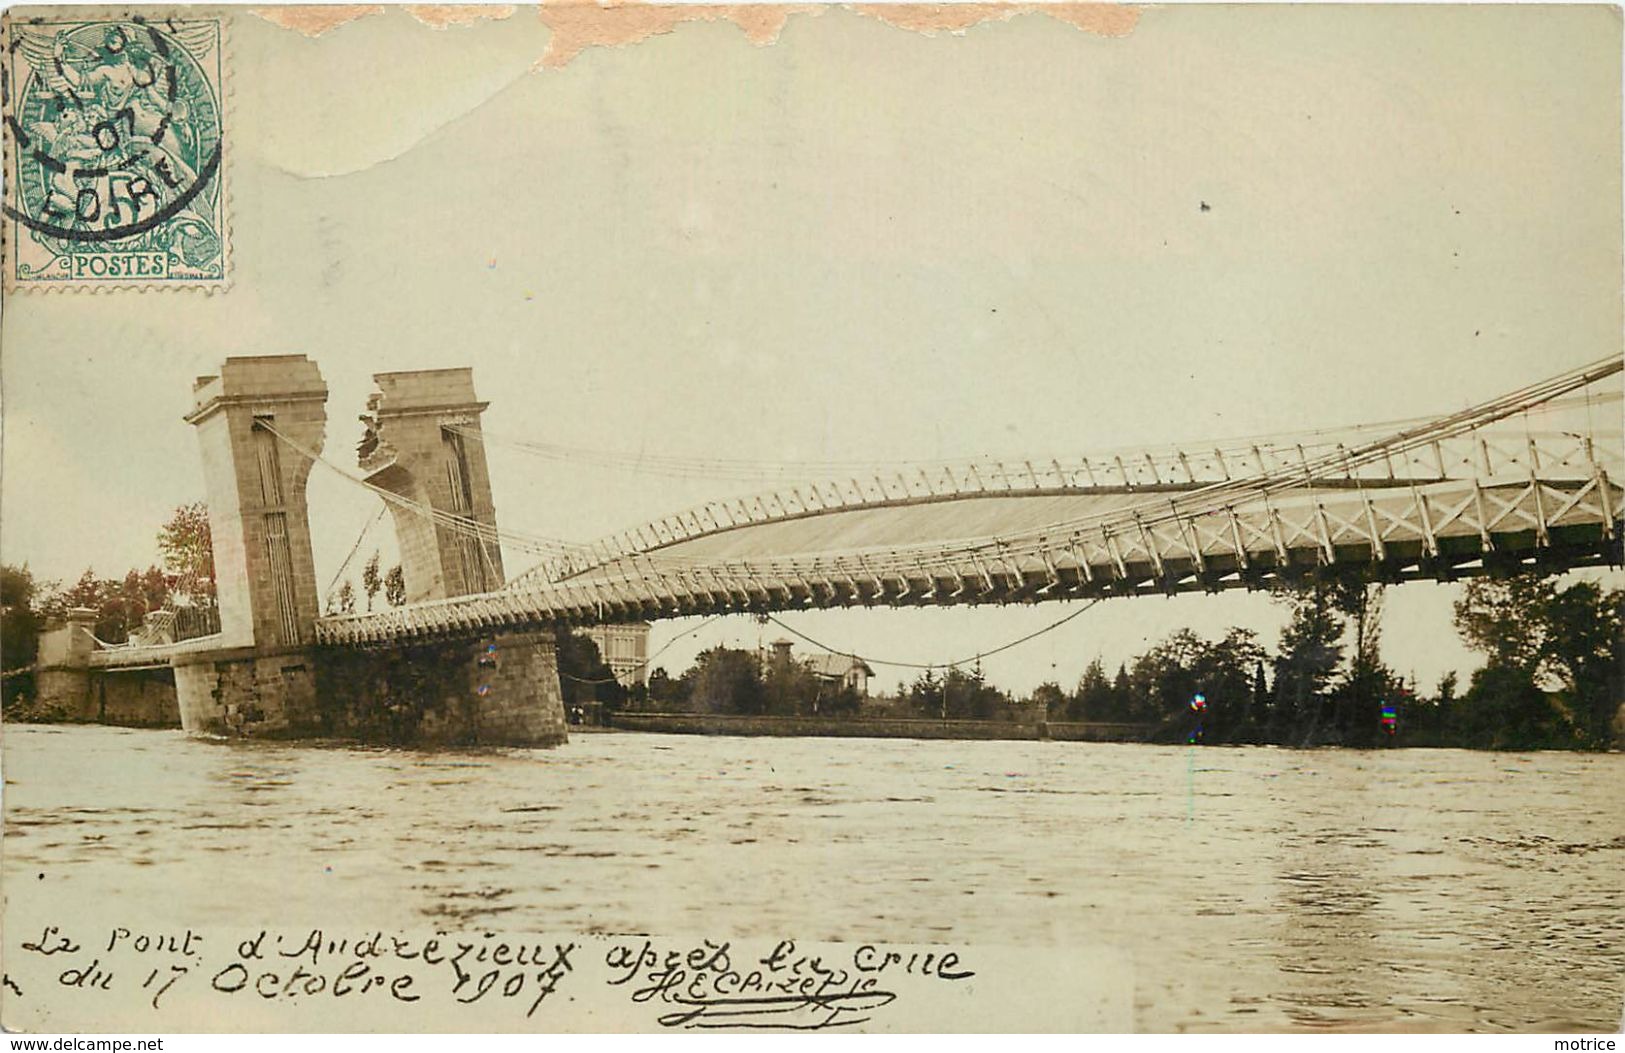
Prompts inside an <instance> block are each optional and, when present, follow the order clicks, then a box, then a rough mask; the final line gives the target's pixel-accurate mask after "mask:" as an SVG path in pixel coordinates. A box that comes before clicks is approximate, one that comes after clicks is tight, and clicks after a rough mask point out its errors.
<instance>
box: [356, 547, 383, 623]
mask: <svg viewBox="0 0 1625 1053" xmlns="http://www.w3.org/2000/svg"><path fill="white" fill-rule="evenodd" d="M383 588H384V579H383V577H382V576H381V575H380V574H379V573H378V550H377V549H374V550H373V553H372V558H371V559H369V560H367V564H366V566H364V567H362V568H361V591H362V592H363V593H365V594H366V596H367V610H368V611H369V612H370V611H371V610H372V601H373V600H374V599H375V598H376V597H377V596H378V594H379V593H380V592H382V591H383Z"/></svg>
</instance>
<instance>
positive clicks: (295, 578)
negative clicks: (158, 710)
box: [173, 355, 327, 735]
mask: <svg viewBox="0 0 1625 1053" xmlns="http://www.w3.org/2000/svg"><path fill="white" fill-rule="evenodd" d="M192 395H193V408H192V412H191V413H190V414H188V415H187V417H186V420H187V423H189V424H191V425H192V426H193V427H195V428H196V429H197V436H198V442H199V445H200V446H201V448H202V453H203V477H204V487H205V493H206V494H207V497H208V506H209V533H210V537H211V540H212V542H213V545H214V573H215V592H216V595H217V597H218V602H219V604H220V630H221V632H220V638H219V641H218V643H219V646H218V647H216V648H213V649H210V650H208V651H201V652H198V653H196V654H181V655H178V656H177V657H176V658H175V659H174V660H173V664H174V667H175V694H176V701H177V702H178V703H179V707H180V714H181V724H182V726H183V727H184V728H185V729H186V730H187V731H189V732H193V733H195V734H221V735H226V734H240V735H301V734H307V733H313V732H316V731H319V727H320V720H319V717H318V714H317V706H316V689H315V668H314V662H313V659H312V658H311V655H310V653H309V647H310V645H311V644H312V643H314V641H315V625H316V617H317V614H318V613H319V611H320V597H319V596H318V594H317V591H316V568H315V563H314V561H313V559H312V556H311V545H310V514H309V511H308V509H307V508H306V505H305V484H306V482H307V481H308V479H309V477H310V469H311V466H312V463H313V462H312V461H311V458H310V456H307V454H309V455H311V456H314V455H318V454H320V453H321V450H322V442H323V438H324V434H325V430H326V425H327V384H326V383H325V382H324V381H323V380H322V374H321V371H320V370H319V369H317V368H316V363H314V362H312V361H310V360H309V359H307V358H306V357H305V356H304V355H268V356H263V357H253V358H228V359H226V361H225V363H224V364H223V365H222V366H221V368H220V373H219V375H217V376H208V377H199V378H198V380H197V383H196V384H194V385H193V388H192Z"/></svg>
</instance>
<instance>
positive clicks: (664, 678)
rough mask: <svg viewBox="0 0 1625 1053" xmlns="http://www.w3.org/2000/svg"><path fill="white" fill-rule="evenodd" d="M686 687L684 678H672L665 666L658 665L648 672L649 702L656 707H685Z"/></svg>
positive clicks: (686, 683) (686, 699)
mask: <svg viewBox="0 0 1625 1053" xmlns="http://www.w3.org/2000/svg"><path fill="white" fill-rule="evenodd" d="M688 687H689V684H688V682H687V681H686V680H682V679H676V678H674V677H673V676H672V675H671V674H670V673H668V672H666V667H665V666H659V667H657V668H656V669H655V670H654V671H653V672H651V673H650V674H649V702H650V704H651V705H653V706H654V707H655V708H657V709H683V708H686V707H687V706H688Z"/></svg>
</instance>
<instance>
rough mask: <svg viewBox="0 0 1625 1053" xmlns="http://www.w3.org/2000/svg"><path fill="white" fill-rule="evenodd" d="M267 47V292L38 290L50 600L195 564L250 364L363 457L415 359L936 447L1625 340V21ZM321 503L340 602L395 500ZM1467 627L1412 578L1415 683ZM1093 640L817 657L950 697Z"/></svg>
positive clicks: (876, 453) (336, 488)
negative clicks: (294, 367)
mask: <svg viewBox="0 0 1625 1053" xmlns="http://www.w3.org/2000/svg"><path fill="white" fill-rule="evenodd" d="M230 39H231V63H230V67H231V72H230V77H231V80H232V93H231V96H230V98H229V100H228V104H227V106H228V109H227V115H226V116H227V122H228V123H227V135H228V151H229V189H230V195H231V207H232V243H233V244H232V269H233V273H234V283H233V285H232V287H231V289H230V290H229V291H226V292H223V293H215V294H212V295H200V294H198V293H196V292H186V291H162V292H149V293H145V294H136V293H130V292H116V293H111V294H103V295H97V296H85V295H61V294H55V295H40V294H23V295H14V296H8V297H7V299H6V301H5V305H4V306H5V314H4V320H3V337H4V346H3V350H0V354H3V359H0V374H3V385H4V389H3V396H4V410H5V416H4V428H5V433H4V439H5V445H4V478H3V490H0V499H3V505H0V516H3V523H0V526H3V529H0V553H3V558H4V559H5V561H7V562H11V563H22V562H27V563H28V564H29V565H30V566H31V567H32V568H33V569H34V570H35V572H36V573H37V574H40V575H43V576H45V577H47V578H64V579H67V578H73V577H76V576H77V574H78V573H79V572H80V571H81V570H82V569H83V568H84V567H85V566H86V565H93V566H94V567H95V568H96V570H97V571H98V572H100V573H104V574H109V575H111V574H115V573H120V574H121V573H122V572H123V571H124V570H125V569H126V568H128V567H129V566H131V565H145V564H147V563H149V562H152V561H154V560H155V559H156V558H157V557H156V551H155V546H154V543H153V534H154V533H155V531H156V529H157V527H158V525H159V524H160V523H161V522H162V521H163V520H164V519H165V518H166V517H167V514H168V512H169V511H170V509H172V508H173V507H174V506H175V505H177V504H179V503H181V502H185V501H190V500H197V499H201V498H202V497H203V490H202V475H201V470H200V468H199V464H198V459H197V451H196V446H195V440H194V437H193V435H192V434H191V429H190V428H189V427H188V426H187V425H185V424H184V423H183V422H182V421H181V419H180V418H181V415H182V414H183V413H184V412H185V411H186V410H187V409H188V406H189V392H190V382H191V378H192V377H193V376H194V375H196V374H200V373H209V372H213V371H215V370H216V368H217V365H218V362H219V360H220V359H221V358H223V357H224V356H226V355H228V354H256V353H286V352H303V353H305V354H308V355H310V356H312V357H313V358H315V359H317V360H318V361H319V363H320V364H321V367H322V369H323V372H324V373H325V375H326V377H327V380H328V383H329V385H330V388H331V397H330V402H329V406H328V412H329V417H330V429H329V436H328V443H327V449H328V451H329V453H330V454H332V455H333V456H334V458H335V459H337V460H340V461H341V462H343V463H345V464H346V465H350V464H353V454H352V451H353V448H354V443H355V440H356V438H357V437H358V434H359V426H358V425H357V424H356V422H355V416H356V414H357V413H359V412H360V411H361V409H362V408H363V405H364V402H365V398H366V395H367V392H368V391H369V390H370V386H371V385H370V379H369V378H370V375H371V374H372V373H374V372H379V371H384V370H394V369H413V368H429V367H438V366H452V365H471V366H473V367H474V370H475V380H476V384H477V385H478V387H479V389H480V391H481V393H482V396H483V397H485V398H488V399H490V400H491V403H492V405H491V409H490V411H489V413H488V414H487V417H486V422H485V423H486V427H487V428H488V429H490V430H491V431H492V432H494V433H504V434H514V435H523V436H527V437H532V438H535V439H538V440H544V441H551V442H560V443H569V444H576V445H582V446H593V447H602V448H607V449H617V450H640V449H643V450H651V451H658V452H661V453H666V454H682V455H694V456H724V457H750V458H763V459H790V460H803V459H840V460H853V459H918V458H930V457H939V456H956V455H966V456H969V455H975V454H982V453H995V454H1024V455H1053V454H1069V453H1074V454H1075V453H1080V452H1084V451H1087V450H1090V449H1092V448H1099V447H1117V446H1122V445H1125V444H1133V443H1140V442H1146V443H1159V444H1160V443H1169V442H1173V441H1176V440H1180V439H1190V438H1202V437H1218V436H1227V435H1237V434H1253V433H1262V432H1274V431H1283V430H1296V429H1302V428H1310V427H1323V426H1330V425H1334V424H1342V423H1349V422H1355V421H1362V420H1373V419H1388V418H1394V417H1401V416H1410V415H1415V414H1423V413H1430V412H1435V411H1440V412H1443V411H1449V410H1453V409H1458V408H1460V407H1462V406H1463V405H1465V404H1468V403H1470V402H1474V401H1477V400H1480V399H1483V398H1487V397H1490V396H1493V395H1495V394H1497V393H1499V392H1501V391H1503V390H1506V389H1510V388H1513V387H1516V386H1518V385H1520V384H1522V383H1525V382H1527V381H1531V380H1534V379H1538V378H1540V377H1543V376H1546V375H1548V374H1551V373H1554V372H1557V371H1559V370H1561V369H1563V368H1565V367H1568V366H1571V365H1576V364H1580V363H1584V362H1587V361H1590V360H1593V359H1596V358H1599V357H1602V356H1604V355H1607V354H1611V353H1618V352H1619V350H1620V346H1621V337H1620V332H1621V297H1620V276H1621V260H1620V246H1621V235H1620V227H1621V223H1620V219H1621V216H1620V198H1621V194H1620V131H1619V129H1620V116H1621V115H1620V105H1619V98H1620V94H1619V84H1620V68H1619V62H1620V59H1619V55H1620V50H1619V45H1620V22H1619V13H1618V11H1617V10H1616V9H1611V8H1599V7H1592V8H1574V7H1552V6H1536V7H1523V8H1508V7H1491V6H1477V7H1472V8H1442V7H1427V8H1333V7H1321V6H1312V7H1301V8H1218V7H1172V8H1166V7H1165V8H1151V9H1146V10H1145V11H1144V12H1143V14H1142V17H1141V18H1140V20H1139V23H1138V25H1137V26H1136V27H1135V28H1134V30H1133V32H1132V33H1130V34H1129V35H1127V36H1125V37H1121V38H1116V39H1108V38H1103V37H1099V36H1095V35H1091V34H1088V33H1085V32H1081V31H1079V30H1077V29H1075V28H1072V27H1070V26H1066V25H1063V24H1061V23H1059V22H1055V21H1052V20H1049V19H1044V18H1037V17H1022V18H1016V19H1013V20H1011V21H1009V22H1006V23H997V24H988V25H983V26H979V27H976V28H973V29H971V30H970V31H969V32H967V33H966V34H964V35H963V36H939V37H935V38H927V37H924V36H920V35H917V34H913V33H909V32H906V31H904V30H901V29H897V28H893V27H890V26H887V25H884V24H881V23H879V22H877V21H874V20H872V19H867V18H863V17H861V16H859V15H857V14H854V13H851V12H846V11H839V10H835V11H828V12H825V13H824V14H822V15H821V16H820V17H816V18H813V17H797V18H794V19H792V20H791V21H790V23H789V25H788V26H787V27H786V29H785V31H784V33H783V35H782V37H781V39H780V40H779V42H778V43H777V44H775V45H772V46H768V47H755V46H752V45H751V44H749V43H747V42H746V40H745V38H744V37H743V35H742V34H741V33H740V31H739V30H738V29H737V28H736V27H734V26H731V25H726V24H691V25H684V26H682V27H680V28H679V29H678V31H677V32H675V33H673V34H671V35H668V36H662V37H656V38H653V39H651V40H649V41H646V42H644V43H642V44H639V45H636V46H633V47H628V48H621V49H595V50H589V51H587V52H585V53H583V54H581V55H579V56H578V57H576V58H575V59H574V60H573V61H571V62H570V63H569V64H568V65H566V66H564V67H563V68H560V69H547V70H534V69H533V64H534V62H535V60H536V59H537V57H538V56H539V55H540V54H541V51H542V49H543V47H544V46H545V44H546V40H547V30H546V28H545V27H544V26H542V25H541V23H540V21H539V20H538V19H537V18H536V16H535V14H534V12H533V11H529V10H525V9H521V10H520V11H519V12H517V13H516V14H515V15H514V16H513V17H511V18H509V19H507V20H504V21H491V22H484V23H479V24H474V25H470V26H461V27H453V28H451V29H447V30H431V29H428V28H425V27H424V26H422V25H419V24H417V23H416V22H414V21H412V20H411V19H410V18H408V17H407V16H405V15H404V14H402V13H400V12H394V11H392V12H389V13H387V14H384V15H380V16H375V17H371V18H367V19H363V20H361V21H357V22H353V23H350V24H348V25H344V26H341V27H339V28H336V29H334V30H332V31H331V32H329V33H327V34H325V35H323V36H321V37H320V38H319V39H314V40H312V39H307V38H305V37H303V36H299V35H296V34H293V33H290V32H288V31H286V30H283V29H280V28H277V27H274V26H272V25H270V24H268V23H266V22H264V21H262V20H260V19H258V18H256V17H254V16H252V15H250V14H248V13H246V12H239V13H238V14H237V15H236V16H235V18H234V24H233V25H232V26H231V29H230ZM1204 204H1205V205H1206V206H1207V207H1206V208H1205V209H1204V208H1203V205H1204ZM492 470H493V478H494V481H495V487H496V504H497V511H498V515H499V521H500V522H501V523H502V524H503V525H504V526H510V527H515V528H522V529H524V530H527V531H531V532H536V533H544V534H548V535H553V536H558V537H564V538H570V539H581V540H584V539H589V538H591V537H594V536H597V535H600V534H604V533H608V532H610V531H612V530H615V529H617V528H619V527H622V526H626V525H629V524H631V523H633V522H636V521H639V520H642V519H645V518H648V517H650V516H653V515H656V514H658V513H661V512H665V511H669V510H672V509H674V508H676V507H680V506H683V505H686V504H688V503H691V502H693V501H696V500H700V499H704V498H708V497H713V496H720V495H722V494H728V493H737V492H739V487H737V486H735V485H732V484H717V483H709V484H708V483H703V482H687V483H684V482H678V481H673V480H659V479H649V478H645V477H638V476H623V475H606V474H604V473H602V472H598V471H593V470H587V469H580V468H573V467H569V466H561V465H559V464H556V463H550V462H537V461H533V460H528V459H526V458H524V457H522V456H520V455H518V454H515V453H511V452H508V451H499V450H493V454H492ZM311 505H312V509H313V517H314V519H315V529H316V540H317V546H318V549H317V559H318V576H319V577H320V578H321V579H322V580H321V582H320V584H322V585H324V586H325V585H326V583H327V580H328V579H329V578H330V577H331V576H332V575H333V574H334V573H335V572H336V571H337V569H338V566H339V563H340V561H341V560H342V558H343V556H344V554H345V551H346V550H347V549H348V548H349V547H350V545H351V543H352V542H353V541H354V540H355V536H356V533H357V531H358V530H359V529H360V528H361V526H362V524H363V523H365V522H366V521H367V520H368V519H369V518H370V517H371V515H372V514H373V512H374V511H375V509H376V507H377V505H376V502H375V500H374V499H372V498H371V497H369V496H367V495H365V494H364V493H362V492H360V491H357V490H355V489H354V488H352V487H351V486H350V485H349V484H347V483H345V482H343V481H342V480H339V479H337V478H336V477H333V476H329V475H326V474H324V473H321V472H318V473H317V474H316V475H315V476H314V477H313V481H312V486H311ZM384 544H385V547H386V550H387V544H388V543H387V542H385V543H384ZM368 547H369V548H370V547H371V546H370V543H369V546H368ZM527 562H528V560H527V559H526V558H525V557H524V556H523V555H521V554H517V553H510V554H509V556H508V564H509V568H510V570H516V569H518V568H521V567H523V566H525V565H526V564H527ZM1454 595H1455V593H1454V592H1453V591H1452V590H1451V589H1450V588H1448V587H1445V586H1435V585H1428V584H1416V585H1408V586H1405V587H1403V588H1400V589H1395V590H1390V596H1389V599H1388V607H1387V619H1388V620H1387V623H1386V633H1385V638H1384V643H1385V647H1386V654H1387V657H1388V658H1389V660H1390V662H1391V663H1392V664H1393V665H1394V666H1395V667H1396V668H1397V669H1398V670H1399V671H1401V672H1403V673H1410V672H1413V671H1414V672H1416V673H1417V674H1418V675H1419V677H1420V678H1421V679H1422V682H1423V685H1424V687H1431V685H1432V683H1433V682H1434V681H1435V680H1436V679H1437V676H1438V675H1439V673H1440V672H1442V671H1444V670H1445V669H1447V668H1450V667H1453V666H1456V665H1458V664H1460V665H1463V666H1466V665H1467V664H1469V663H1470V661H1471V660H1470V658H1469V657H1468V656H1467V655H1466V653H1465V652H1463V651H1462V650H1461V648H1460V646H1459V644H1458V643H1457V642H1456V641H1455V637H1454V633H1453V631H1452V630H1451V629H1450V626H1449V605H1450V601H1451V599H1452V598H1453V596H1454ZM1069 610H1071V608H1070V607H1068V606H1064V605H1058V604H1052V605H1045V606H1040V607H1037V608H1033V609H1022V610H1012V609H998V610H954V611H923V612H896V611H858V612H826V613H814V614H803V615H798V616H796V618H795V621H794V624H795V625H797V626H798V627H800V628H802V629H803V631H806V632H808V633H811V634H812V635H814V636H816V637H818V638H820V639H824V640H826V641H827V642H829V643H831V644H833V645H836V646H839V647H841V648H843V649H853V650H858V651H861V652H863V653H866V654H873V655H877V656H880V657H899V658H906V659H909V660H918V661H927V662H932V661H946V660H949V659H953V658H959V657H962V656H964V655H966V654H969V653H974V652H976V651H978V650H983V649H986V648H987V647H991V646H996V645H998V644H1001V643H1003V642H1005V641H1007V640H1009V639H1012V638H1014V637H1016V636H1019V635H1021V634H1023V633H1025V632H1029V631H1031V630H1032V629H1035V628H1039V627H1041V626H1043V625H1045V624H1048V623H1049V622H1051V621H1053V620H1055V619H1056V618H1058V617H1060V616H1062V615H1064V614H1065V613H1067V612H1068V611H1069ZM1282 615H1283V611H1282V609H1281V608H1280V607H1279V606H1278V605H1276V604H1273V603H1271V602H1270V601H1269V600H1268V599H1266V598H1263V597H1259V596H1247V595H1231V596H1223V597H1217V598H1209V597H1197V596H1189V597H1179V598H1175V599H1133V600H1118V601H1112V602H1109V603H1105V604H1102V605H1100V606H1098V607H1096V608H1094V609H1093V610H1091V611H1089V612H1088V613H1086V614H1084V615H1083V616H1082V617H1080V618H1078V619H1076V620H1075V621H1073V622H1071V623H1070V624H1068V625H1067V626H1066V627H1065V628H1064V629H1062V630H1059V631H1057V632H1055V633H1053V634H1051V635H1049V636H1046V637H1044V638H1043V639H1042V640H1040V641H1035V642H1034V643H1033V644H1030V645H1027V646H1025V647H1023V648H1019V649H1017V650H1015V651H1012V652H1009V653H1008V654H1006V655H1003V656H1000V657H999V658H997V659H993V660H990V661H989V662H988V663H987V664H986V668H987V671H988V672H989V674H990V675H991V676H992V677H993V678H994V679H995V680H997V681H1000V682H1002V683H1005V684H1007V685H1008V686H1011V687H1014V688H1017V689H1021V690H1026V689H1029V688H1031V687H1032V686H1034V685H1035V684H1036V683H1038V682H1039V681H1041V680H1043V679H1047V678H1050V677H1054V678H1057V679H1060V680H1061V681H1062V682H1064V683H1068V684H1070V683H1071V682H1072V681H1075V680H1076V678H1077V676H1078V674H1079V672H1081V670H1082V667H1083V665H1084V664H1085V663H1086V662H1087V661H1088V660H1089V659H1090V658H1091V657H1093V656H1094V655H1095V654H1097V653H1098V654H1101V655H1103V656H1104V657H1105V658H1106V659H1107V660H1108V661H1109V662H1110V663H1112V664H1113V665H1115V663H1116V662H1117V661H1119V660H1121V659H1123V658H1126V657H1129V656H1130V655H1131V654H1133V653H1134V652H1136V651H1138V650H1141V649H1143V647H1144V646H1145V645H1146V643H1148V642H1150V641H1153V640H1155V639H1158V638H1160V637H1162V636H1164V635H1166V634H1167V633H1168V632H1171V631H1172V630H1173V629H1175V628H1178V627H1180V626H1182V625H1192V626H1194V627H1196V628H1197V629H1198V630H1200V631H1204V632H1208V633H1210V634H1212V633H1216V632H1218V631H1220V630H1222V628H1223V627H1224V626H1226V625H1228V624H1231V623H1239V624H1245V625H1249V626H1252V627H1254V628H1257V629H1258V630H1259V631H1260V632H1261V633H1262V634H1263V635H1264V637H1265V639H1266V642H1269V643H1273V642H1274V638H1275V633H1276V632H1277V631H1278V628H1279V625H1280V622H1281V619H1282ZM692 624H693V623H692V622H690V623H673V625H672V626H671V627H667V626H661V627H659V628H657V630H656V633H655V638H654V644H655V646H656V647H659V646H661V645H662V644H663V643H664V642H665V641H666V640H668V639H670V638H671V636H672V635H673V634H674V633H676V632H682V631H684V630H685V629H687V628H689V627H691V625H692ZM759 632H762V631H761V630H759V628H758V627H757V626H756V625H755V624H754V623H752V622H751V621H750V620H749V619H730V620H727V621H724V622H722V623H718V624H717V625H714V626H712V627H710V628H709V629H708V630H707V631H706V632H705V633H703V634H700V635H697V636H694V637H690V638H686V639H684V640H683V641H681V642H679V643H678V644H676V645H674V646H673V647H672V648H671V650H670V651H668V652H667V655H666V656H665V657H664V658H663V659H662V661H661V664H666V665H668V666H669V667H670V668H672V669H673V670H674V671H677V670H680V669H681V668H683V667H684V666H686V664H687V662H688V660H689V659H690V658H691V657H692V655H693V653H694V651H695V650H696V649H697V648H698V647H700V646H703V645H706V644H709V643H713V642H717V641H719V640H721V641H729V640H731V641H734V642H741V643H749V644H751V645H754V644H755V642H756V640H757V637H758V633H759ZM764 635H765V636H766V638H768V639H771V638H772V637H774V636H777V635H779V632H778V630H776V629H773V628H769V629H768V630H766V631H765V633H764ZM894 678H895V677H894V675H886V676H884V677H883V683H889V682H891V681H892V680H893V679H894Z"/></svg>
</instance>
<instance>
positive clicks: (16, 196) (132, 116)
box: [0, 9, 230, 289]
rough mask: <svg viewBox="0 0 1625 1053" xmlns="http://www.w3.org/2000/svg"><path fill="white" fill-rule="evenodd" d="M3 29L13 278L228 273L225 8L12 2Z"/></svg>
mask: <svg viewBox="0 0 1625 1053" xmlns="http://www.w3.org/2000/svg"><path fill="white" fill-rule="evenodd" d="M0 36H3V41H4V47H5V54H4V61H3V64H0V69H3V81H0V91H3V100H0V101H3V106H4V122H5V131H4V135H5V147H6V150H5V164H6V180H5V182H6V193H5V201H4V220H5V222H4V231H5V237H4V278H5V283H6V285H7V287H9V288H14V289H15V288H28V287H35V288H76V287H77V288H107V287H120V286H134V287H143V286H147V287H151V286H157V287H186V286H202V287H210V286H220V285H223V284H224V283H225V282H226V280H227V278H228V263H229V260H228V253H229V247H230V238H229V236H228V231H227V214H226V187H225V174H226V173H225V165H224V163H223V162H224V148H225V135H224V120H225V114H224V103H225V95H224V92H223V91H222V87H223V82H224V62H225V59H224V54H223V52H224V29H223V25H222V22H221V19H220V18H218V17H207V16H205V15H204V14H203V13H202V12H196V13H192V14H175V15H172V16H165V15H161V14H158V13H146V14H143V13H132V12H124V11H116V10H111V9H110V10H105V11H94V10H88V11H86V10H78V11H75V12H74V13H73V14H72V15H68V14H57V13H51V14H46V15H42V16H39V17H28V16H27V15H26V14H25V13H23V12H17V11H13V12H11V13H9V14H8V17H7V18H6V20H5V22H4V24H3V26H0Z"/></svg>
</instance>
